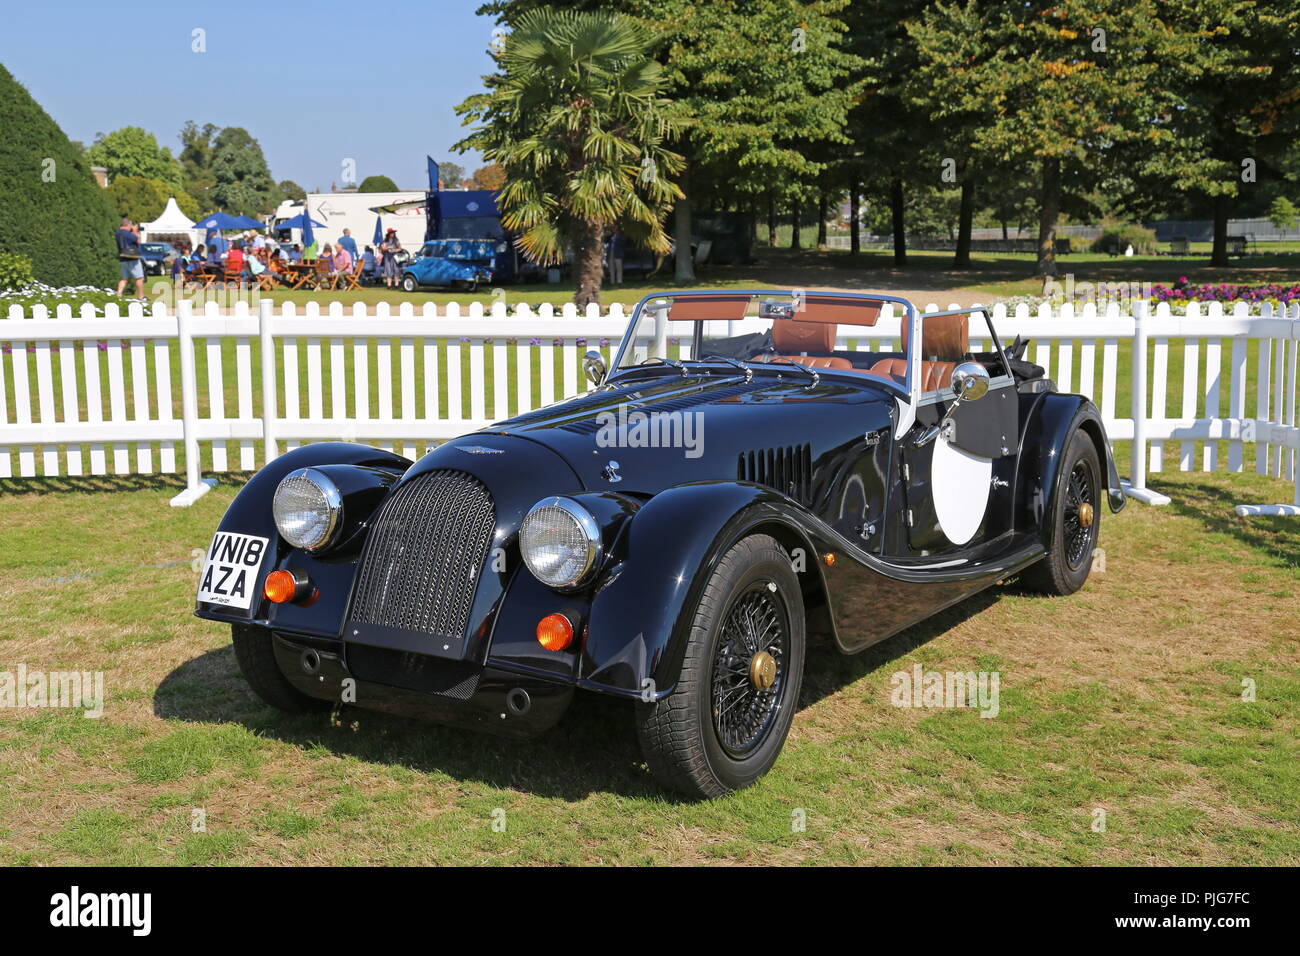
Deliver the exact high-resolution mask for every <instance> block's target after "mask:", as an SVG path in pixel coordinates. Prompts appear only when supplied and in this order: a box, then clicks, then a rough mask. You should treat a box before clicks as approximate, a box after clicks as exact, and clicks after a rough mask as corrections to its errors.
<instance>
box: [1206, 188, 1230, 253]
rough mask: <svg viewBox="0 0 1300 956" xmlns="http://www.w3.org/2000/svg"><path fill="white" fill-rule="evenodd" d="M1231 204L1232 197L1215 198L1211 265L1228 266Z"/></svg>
mask: <svg viewBox="0 0 1300 956" xmlns="http://www.w3.org/2000/svg"><path fill="white" fill-rule="evenodd" d="M1231 202H1232V197H1230V196H1215V197H1214V247H1213V251H1212V252H1211V253H1210V264H1211V265H1216V266H1226V265H1227V264H1228V211H1229V209H1228V207H1229V205H1230V204H1231Z"/></svg>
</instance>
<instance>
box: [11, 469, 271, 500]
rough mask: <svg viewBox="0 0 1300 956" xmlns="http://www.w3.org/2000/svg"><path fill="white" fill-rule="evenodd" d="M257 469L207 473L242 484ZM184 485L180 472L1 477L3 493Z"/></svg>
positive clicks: (166, 488) (97, 491)
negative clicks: (176, 473)
mask: <svg viewBox="0 0 1300 956" xmlns="http://www.w3.org/2000/svg"><path fill="white" fill-rule="evenodd" d="M254 474H256V472H252V471H225V472H221V473H220V474H219V475H212V474H210V473H209V474H207V475H206V477H209V478H216V479H217V481H218V482H220V483H221V484H226V485H233V486H235V487H239V486H241V485H243V484H244V483H245V482H247V481H248V479H249V478H251V477H252V476H253V475H254ZM184 489H185V476H184V475H183V474H178V475H79V476H69V475H60V476H58V477H50V478H0V495H36V496H40V495H55V494H67V493H69V492H74V493H78V494H102V493H108V492H115V491H166V492H171V493H173V494H176V493H179V492H181V491H183V490H184Z"/></svg>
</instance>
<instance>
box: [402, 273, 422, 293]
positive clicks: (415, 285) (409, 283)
mask: <svg viewBox="0 0 1300 956" xmlns="http://www.w3.org/2000/svg"><path fill="white" fill-rule="evenodd" d="M402 291H403V292H419V291H420V283H419V281H417V280H416V278H415V276H413V275H411V274H410V273H409V272H408V273H406V275H404V276H402Z"/></svg>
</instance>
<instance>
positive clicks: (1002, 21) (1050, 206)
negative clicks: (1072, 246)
mask: <svg viewBox="0 0 1300 956" xmlns="http://www.w3.org/2000/svg"><path fill="white" fill-rule="evenodd" d="M1189 2H1192V0H1189ZM909 33H910V35H911V36H912V38H913V39H914V40H915V42H916V47H917V54H918V64H917V69H916V73H915V80H916V86H917V87H918V88H919V87H924V86H925V85H927V84H928V86H929V88H930V89H932V90H933V94H932V96H930V97H929V99H928V102H927V104H926V105H927V108H928V112H929V114H930V115H931V116H932V117H934V118H937V119H939V120H944V121H947V120H951V121H953V122H956V123H959V124H963V125H964V127H965V128H968V129H970V130H971V131H972V135H971V137H970V145H971V149H972V151H973V152H974V153H976V154H977V155H983V156H986V157H988V158H990V159H991V160H993V161H996V162H1003V163H1019V164H1020V165H1021V166H1022V167H1025V166H1030V165H1032V166H1033V167H1034V168H1036V171H1037V179H1038V183H1039V200H1038V263H1037V271H1038V272H1039V274H1042V275H1054V274H1055V273H1056V226H1057V221H1058V219H1059V217H1060V215H1061V212H1062V210H1063V208H1064V206H1065V204H1066V201H1067V199H1068V198H1069V197H1071V196H1078V195H1079V194H1081V193H1084V192H1086V191H1087V189H1088V187H1089V185H1090V184H1091V183H1093V182H1095V177H1096V175H1097V174H1098V172H1099V169H1100V166H1099V161H1100V159H1101V157H1102V156H1104V155H1105V154H1106V153H1107V152H1108V151H1112V150H1115V149H1117V148H1119V147H1122V146H1123V145H1124V144H1127V143H1131V142H1135V141H1139V140H1141V139H1143V138H1144V137H1145V138H1148V139H1149V138H1150V137H1151V131H1152V129H1153V127H1155V128H1158V127H1159V123H1160V118H1161V117H1162V116H1163V115H1165V114H1166V113H1167V112H1169V111H1170V110H1171V109H1173V108H1174V107H1175V106H1176V105H1177V103H1176V96H1175V94H1173V93H1171V92H1170V91H1169V89H1168V87H1169V84H1168V83H1167V82H1166V77H1164V76H1162V75H1161V66H1162V60H1163V62H1169V61H1171V60H1173V59H1175V58H1178V57H1180V56H1183V55H1185V54H1186V53H1188V52H1190V50H1189V39H1188V38H1187V37H1186V36H1181V35H1179V34H1178V33H1177V31H1175V30H1173V29H1171V28H1170V27H1169V26H1168V24H1166V23H1165V22H1164V21H1163V20H1162V19H1161V4H1159V3H1158V2H1157V0H1124V2H1120V0H1060V2H1056V3H1052V4H1050V5H1044V4H1038V3H1023V2H1020V0H949V2H937V3H933V4H930V5H928V6H927V7H926V9H925V11H924V12H923V13H922V15H921V16H920V17H919V18H918V19H917V20H916V21H915V22H914V23H912V24H910V25H909ZM1157 50H1158V51H1162V59H1157V57H1156V56H1154V55H1153V53H1152V51H1157Z"/></svg>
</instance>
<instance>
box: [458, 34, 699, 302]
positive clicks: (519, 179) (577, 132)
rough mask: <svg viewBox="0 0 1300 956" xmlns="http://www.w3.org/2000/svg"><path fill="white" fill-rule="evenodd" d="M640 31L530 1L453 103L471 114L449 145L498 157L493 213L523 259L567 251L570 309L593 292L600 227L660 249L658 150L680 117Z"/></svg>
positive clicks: (662, 207)
mask: <svg viewBox="0 0 1300 956" xmlns="http://www.w3.org/2000/svg"><path fill="white" fill-rule="evenodd" d="M651 39H652V38H651V36H650V34H649V33H648V31H647V30H646V29H645V28H644V27H643V26H641V25H640V24H638V23H636V22H635V21H633V20H630V19H628V18H627V17H624V16H620V15H618V14H609V13H578V12H574V11H555V10H550V9H539V10H534V11H532V12H529V13H527V14H525V15H524V16H522V17H521V18H520V19H519V22H518V24H517V26H516V28H515V30H514V31H513V32H512V33H511V34H510V35H509V36H508V37H506V40H505V45H504V49H503V50H502V51H500V52H498V53H497V54H496V58H497V64H498V67H499V68H500V72H499V73H497V74H495V75H493V76H490V77H487V78H486V82H487V86H488V91H487V92H486V93H479V94H476V95H474V96H471V97H469V99H467V100H466V101H465V102H464V103H462V104H461V105H460V106H458V107H457V108H456V111H457V113H459V114H461V115H462V116H464V117H465V120H464V121H465V122H466V123H467V124H468V123H471V122H478V123H479V124H480V125H479V126H478V127H476V128H475V130H474V132H473V133H471V134H470V135H469V136H468V137H466V138H465V139H464V140H463V141H462V142H460V143H458V144H457V145H456V147H455V148H456V149H457V150H460V151H464V150H465V149H478V150H480V151H481V152H482V153H483V157H484V158H485V159H486V160H488V161H489V162H495V163H499V164H500V165H501V167H502V169H503V170H504V171H505V179H506V183H505V186H504V188H503V189H502V190H501V194H500V196H499V197H498V200H497V201H498V205H499V206H500V208H501V211H502V215H501V221H502V223H503V224H504V225H505V227H506V228H507V229H509V230H510V231H512V232H514V233H517V234H518V235H519V240H518V241H519V246H520V248H521V250H522V251H523V252H524V254H525V255H526V256H528V258H530V259H531V260H533V261H534V262H538V263H540V264H543V265H553V264H555V263H558V262H559V261H560V260H561V259H562V257H563V255H564V253H565V251H566V248H571V249H572V251H573V262H574V272H575V274H576V276H577V284H578V287H577V292H576V294H575V295H574V302H575V303H576V304H577V305H578V307H579V308H586V306H587V304H588V303H591V302H597V301H599V298H600V284H601V258H602V247H603V242H604V233H605V230H606V229H608V228H611V227H614V226H617V227H619V228H620V229H621V230H622V232H623V233H624V235H626V236H627V237H628V238H629V239H630V240H631V241H632V242H634V243H636V244H638V245H641V246H643V247H645V248H648V249H650V250H651V251H653V252H656V253H659V254H664V253H667V252H668V251H669V249H670V248H671V247H672V241H671V239H670V238H669V237H668V235H667V233H665V232H664V225H663V224H664V219H665V218H666V216H667V214H668V212H669V211H670V210H671V208H672V205H673V203H674V202H675V201H676V200H677V199H678V198H679V197H680V196H681V195H682V192H681V190H680V189H679V188H678V187H677V185H676V184H675V183H674V182H673V181H672V177H673V176H676V175H677V174H678V173H680V172H681V170H682V167H683V162H682V158H681V156H679V155H677V154H676V153H673V152H670V151H668V150H667V149H665V148H664V147H663V145H662V144H663V142H664V140H665V139H667V138H669V137H671V136H672V135H674V134H675V133H676V132H678V130H679V129H680V126H681V120H680V119H679V118H678V114H677V112H676V110H675V109H674V107H673V105H672V104H671V103H670V102H669V101H667V100H666V99H664V98H663V97H661V96H660V95H659V94H660V90H661V89H662V88H663V86H664V84H665V82H666V81H665V77H664V74H663V68H662V67H661V66H660V65H659V64H658V63H657V62H655V61H654V60H653V59H651V58H650V57H649V55H648V54H647V51H648V49H649V47H650V41H651Z"/></svg>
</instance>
